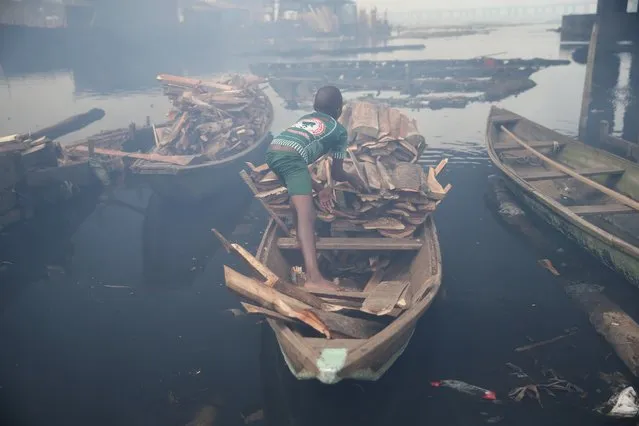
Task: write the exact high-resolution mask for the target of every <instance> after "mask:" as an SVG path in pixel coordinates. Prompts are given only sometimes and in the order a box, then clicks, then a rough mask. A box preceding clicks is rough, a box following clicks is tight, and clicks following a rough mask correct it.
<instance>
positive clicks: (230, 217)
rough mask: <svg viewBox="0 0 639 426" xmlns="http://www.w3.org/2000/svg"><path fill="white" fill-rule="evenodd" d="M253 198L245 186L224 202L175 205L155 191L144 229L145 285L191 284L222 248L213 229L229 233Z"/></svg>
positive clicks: (171, 285) (209, 201)
mask: <svg viewBox="0 0 639 426" xmlns="http://www.w3.org/2000/svg"><path fill="white" fill-rule="evenodd" d="M251 201H252V197H251V194H250V192H249V191H248V189H246V188H238V190H237V191H234V192H233V193H227V194H226V195H225V196H224V199H223V202H220V200H219V199H217V200H208V201H206V202H201V203H198V204H196V205H184V204H178V205H176V204H175V203H171V202H169V201H166V200H163V199H162V198H161V197H159V196H157V195H155V194H153V195H152V196H151V198H150V199H149V202H148V205H147V207H146V210H145V211H144V224H143V229H142V240H143V262H144V282H145V286H146V287H148V288H176V287H184V286H187V285H190V284H192V282H193V280H195V278H196V277H197V276H198V275H200V274H201V273H202V271H203V270H204V267H205V266H206V265H207V263H208V261H209V259H210V257H211V255H212V254H213V253H215V251H216V250H217V249H218V248H219V243H218V241H217V239H215V238H214V237H213V235H212V233H211V229H212V228H217V229H218V230H219V231H220V232H221V233H222V234H229V233H230V232H231V231H233V230H234V229H235V227H236V225H237V224H238V222H239V221H240V220H242V215H239V214H238V212H242V211H246V210H247V209H248V207H249V205H250V203H251Z"/></svg>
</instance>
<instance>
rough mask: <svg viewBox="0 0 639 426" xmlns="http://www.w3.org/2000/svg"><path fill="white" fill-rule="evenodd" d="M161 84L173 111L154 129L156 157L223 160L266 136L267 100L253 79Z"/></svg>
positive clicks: (165, 80)
mask: <svg viewBox="0 0 639 426" xmlns="http://www.w3.org/2000/svg"><path fill="white" fill-rule="evenodd" d="M157 78H158V80H159V81H160V82H161V83H162V84H163V85H164V91H165V94H166V95H167V96H168V97H169V98H170V100H171V102H172V104H173V107H174V109H173V110H172V111H171V112H170V113H169V122H168V124H167V125H165V126H163V127H158V128H156V129H155V141H156V150H155V152H156V153H157V154H161V155H193V154H199V155H203V156H204V157H206V159H208V160H219V159H223V158H225V157H229V156H231V155H233V154H235V153H238V152H240V151H242V150H244V149H246V148H247V147H249V146H251V145H252V144H253V143H255V142H256V141H257V140H259V138H261V137H262V135H264V133H265V132H266V131H267V127H268V123H269V120H270V117H269V115H270V113H269V112H268V111H269V108H268V100H267V98H266V95H264V93H263V92H262V91H261V90H260V89H259V88H258V87H257V84H258V83H260V82H261V81H262V80H261V79H259V78H256V77H253V76H246V77H243V76H239V75H235V76H232V77H228V78H224V79H221V80H220V81H219V82H204V81H201V80H197V79H192V78H186V77H178V76H171V75H166V74H161V75H159V76H158V77H157Z"/></svg>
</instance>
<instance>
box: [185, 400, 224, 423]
mask: <svg viewBox="0 0 639 426" xmlns="http://www.w3.org/2000/svg"><path fill="white" fill-rule="evenodd" d="M216 418H217V409H216V408H215V407H214V406H212V405H206V406H204V407H202V408H200V410H199V411H198V412H197V414H196V415H195V418H194V419H193V420H191V421H190V422H189V423H187V424H186V426H213V424H214V423H215V419H216Z"/></svg>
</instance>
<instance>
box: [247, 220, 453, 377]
mask: <svg viewBox="0 0 639 426" xmlns="http://www.w3.org/2000/svg"><path fill="white" fill-rule="evenodd" d="M320 233H321V230H320ZM416 235H419V236H420V237H419V238H418V241H420V242H422V244H421V246H420V248H418V249H398V250H392V251H390V250H379V251H377V250H373V249H370V250H354V249H341V250H332V249H330V250H329V249H326V250H319V249H318V252H319V253H320V254H319V256H320V265H321V266H320V267H321V268H322V270H323V273H324V274H325V275H326V276H327V278H333V277H334V276H335V275H336V274H335V270H334V269H335V267H334V266H333V271H331V269H330V268H329V267H328V264H329V263H328V262H327V261H326V257H329V258H331V259H332V261H333V263H332V264H333V265H335V264H337V265H342V266H344V267H348V266H353V267H356V264H357V262H358V261H360V260H361V259H365V260H368V259H371V258H375V257H378V258H382V257H385V258H388V259H389V261H390V262H389V263H388V265H387V266H386V267H385V269H384V271H385V272H384V274H383V276H382V278H381V281H404V282H406V281H407V282H408V284H407V287H406V289H405V290H404V291H403V292H402V296H401V298H400V300H406V301H407V304H406V305H405V307H404V308H398V307H395V309H394V310H393V311H392V312H390V313H389V314H387V315H383V316H376V315H372V314H368V313H363V312H360V311H357V310H342V311H340V312H339V313H340V314H343V315H347V316H349V317H352V318H363V319H366V320H369V321H373V322H375V323H376V324H377V325H378V326H379V331H377V332H376V333H375V334H372V335H370V336H369V337H367V338H347V337H346V336H336V337H337V338H334V339H330V340H329V339H326V338H324V336H322V335H320V334H319V333H317V332H316V331H314V330H312V329H310V328H309V327H306V326H304V325H297V324H290V323H284V322H281V321H277V320H269V323H270V325H271V327H272V328H273V330H274V332H275V334H276V337H277V339H278V342H279V343H280V347H281V349H282V352H283V354H284V356H285V359H286V360H287V363H288V365H289V368H290V369H291V371H292V372H293V374H294V375H295V376H296V377H297V378H299V379H310V378H317V379H319V380H320V381H322V382H324V383H335V382H337V381H339V380H341V379H343V378H355V379H361V380H376V379H377V378H379V377H380V376H381V375H382V374H383V373H384V372H385V371H386V369H388V368H389V367H390V365H391V364H392V363H393V362H394V361H395V359H396V358H397V357H399V355H400V354H401V353H402V351H403V349H404V348H405V346H406V345H407V344H408V341H409V339H410V337H411V336H412V333H413V331H414V327H415V324H416V322H417V320H418V319H419V318H420V317H421V315H423V313H424V312H425V311H426V310H427V309H428V307H429V306H430V305H431V303H432V301H433V299H434V297H435V296H436V294H437V292H438V290H439V286H440V283H441V257H440V251H439V242H438V240H437V232H436V229H435V225H434V222H433V221H432V219H430V218H429V219H427V221H426V222H425V223H424V225H423V226H422V229H421V232H420V233H418V234H416ZM282 237H284V235H283V234H282V232H281V230H280V229H279V228H278V227H277V226H276V225H275V223H274V222H273V221H271V223H270V224H269V226H268V227H267V230H266V232H265V234H264V237H263V239H262V243H261V244H260V247H259V248H258V253H257V256H258V258H259V259H260V260H261V261H262V262H264V263H265V264H266V265H267V266H268V267H269V268H270V269H271V270H272V271H273V272H275V273H276V274H277V275H279V276H280V277H286V278H289V277H291V268H292V267H294V266H298V265H300V266H301V265H302V264H303V262H302V257H301V254H300V253H299V250H298V249H296V248H291V247H290V245H286V244H283V246H284V248H280V247H279V246H278V240H279V239H280V238H282ZM320 237H321V235H320ZM363 239H364V238H362V240H363ZM355 269H356V268H355ZM339 275H340V277H341V278H342V280H341V281H340V283H341V284H342V285H347V286H348V288H346V289H345V291H341V292H337V293H334V292H323V293H316V295H318V296H320V297H322V298H323V299H324V300H325V301H327V302H329V303H334V304H339V305H343V306H353V307H361V305H362V302H363V301H364V299H366V297H367V296H368V295H370V294H371V292H372V291H373V289H374V287H371V286H366V284H367V283H368V280H369V278H370V277H371V275H372V273H371V272H368V273H363V274H361V275H358V274H357V273H356V272H355V273H353V272H341V273H340V274H339ZM332 350H335V351H338V350H339V351H344V352H345V353H346V354H347V355H345V356H344V360H343V361H342V362H341V364H340V366H339V368H336V369H331V368H328V370H327V368H324V367H323V366H322V362H323V360H324V359H326V356H327V355H326V351H328V352H329V353H330V351H332ZM327 371H328V373H327Z"/></svg>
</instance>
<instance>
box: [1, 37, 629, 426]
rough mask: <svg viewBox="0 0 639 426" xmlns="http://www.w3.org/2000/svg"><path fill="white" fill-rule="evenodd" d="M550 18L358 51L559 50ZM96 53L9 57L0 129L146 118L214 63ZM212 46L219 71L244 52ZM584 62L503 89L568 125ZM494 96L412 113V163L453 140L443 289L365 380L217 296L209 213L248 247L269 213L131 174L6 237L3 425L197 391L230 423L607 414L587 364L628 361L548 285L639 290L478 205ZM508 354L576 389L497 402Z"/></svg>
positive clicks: (170, 400) (131, 421)
mask: <svg viewBox="0 0 639 426" xmlns="http://www.w3.org/2000/svg"><path fill="white" fill-rule="evenodd" d="M548 28H549V27H548V26H530V27H523V28H503V29H500V30H498V31H495V32H494V33H492V34H490V35H481V36H477V37H464V38H459V39H443V40H429V41H428V48H427V49H426V50H425V51H423V52H419V53H418V54H417V55H418V56H416V53H415V52H409V53H402V52H400V53H397V54H393V55H367V56H366V58H370V59H391V58H400V59H416V58H419V57H421V58H450V57H454V58H468V57H474V56H479V55H486V54H495V53H499V56H500V57H546V58H558V57H570V52H562V51H560V50H559V44H558V35H557V34H556V33H552V32H548V31H547V29H548ZM106 62H108V66H106V65H105V64H99V66H97V67H95V68H97V69H93V71H92V67H91V66H89V65H86V64H85V65H84V66H83V67H80V68H81V69H77V67H76V68H74V67H73V66H69V67H68V69H66V70H65V69H58V70H57V71H55V72H47V71H46V69H42V70H38V73H36V74H33V73H29V74H20V73H9V72H7V73H6V75H5V80H4V82H3V83H2V85H0V108H1V109H0V133H1V134H8V133H13V132H23V131H25V130H28V129H36V128H38V127H41V126H44V125H47V124H50V123H52V122H55V121H56V120H60V119H63V118H65V117H67V116H68V115H70V114H74V113H77V112H82V111H85V110H88V109H89V108H93V107H99V108H103V109H104V110H105V111H106V113H107V115H106V117H105V118H104V119H103V120H101V121H100V122H97V123H94V124H93V125H91V126H89V127H88V128H86V129H84V130H82V131H81V132H77V133H76V134H73V135H70V136H67V137H66V138H65V140H73V139H77V138H80V137H83V136H86V135H89V134H92V133H95V132H98V131H100V130H104V129H110V128H114V127H122V126H126V125H127V124H128V123H129V122H130V121H135V122H138V123H141V122H143V121H144V119H145V117H146V116H150V117H151V119H152V120H154V121H160V120H162V118H163V116H164V114H165V113H166V111H167V110H168V107H169V105H168V102H167V100H166V99H165V98H164V97H163V96H162V95H161V92H160V90H159V89H158V88H157V87H156V85H155V83H154V81H153V78H154V75H155V74H157V73H159V72H165V71H169V72H178V73H183V74H185V75H207V74H211V73H215V72H217V71H219V69H220V64H219V63H218V64H217V65H216V64H214V63H213V62H215V61H203V62H204V63H205V64H204V65H202V64H199V63H198V64H197V68H195V67H193V66H187V65H184V66H183V65H181V64H175V63H171V64H161V63H160V64H159V65H158V64H154V65H153V66H151V65H150V64H147V65H148V66H147V65H145V63H144V61H142V60H140V61H139V62H137V63H131V62H127V63H126V64H119V63H117V62H115V63H114V62H113V61H111V60H110V61H106ZM207 62H209V63H207ZM225 63H226V64H229V65H228V66H226V65H225V67H227V68H229V69H237V70H241V69H243V68H244V67H245V66H246V64H243V63H242V61H241V60H229V61H227V62H225ZM102 65H105V66H104V67H102ZM3 66H4V68H5V70H7V68H9V67H7V66H6V65H5V64H3ZM64 66H65V64H62V68H64ZM207 67H208V68H207ZM43 68H46V67H43ZM207 69H209V71H206V70H207ZM129 74H130V75H131V79H132V81H128V79H127V75H129ZM584 74H585V67H584V66H582V65H578V64H574V63H573V64H571V65H568V66H563V67H556V68H551V69H547V70H544V71H542V72H539V73H537V74H534V75H533V79H534V80H535V81H536V82H537V84H538V86H537V87H536V88H534V89H532V90H530V91H528V92H526V93H524V94H522V95H520V96H518V97H516V98H509V99H506V100H504V101H503V102H501V103H500V105H501V106H503V107H506V108H509V109H512V110H514V111H516V112H518V113H520V114H522V115H525V116H527V117H529V118H530V119H532V120H535V121H538V122H540V123H542V124H544V125H546V126H548V127H551V128H554V129H557V130H560V131H562V132H565V133H567V134H571V135H574V134H575V133H576V130H577V119H578V114H579V109H580V102H581V91H582V84H583V78H584ZM270 94H271V95H272V96H273V102H274V104H275V105H276V107H277V111H276V114H277V115H276V120H275V124H274V131H277V130H279V129H281V128H282V127H284V126H286V125H287V124H289V123H290V122H291V121H292V120H294V119H295V118H296V117H297V115H298V114H300V113H301V111H287V110H284V109H282V108H281V107H280V105H281V101H280V100H279V99H277V97H276V95H275V94H274V93H272V92H270ZM489 108H490V105H488V104H474V105H471V106H469V107H467V108H465V109H463V110H447V109H444V110H440V111H426V110H422V111H420V112H416V111H413V112H411V114H412V115H413V116H414V117H416V118H417V120H418V122H419V128H420V130H421V131H422V133H423V134H424V135H425V136H426V138H427V140H428V142H429V145H430V147H429V149H428V150H427V152H426V153H425V155H424V158H423V159H422V163H423V164H428V165H430V164H435V163H437V162H438V161H439V160H440V159H441V158H443V157H448V158H450V162H449V165H448V166H447V168H446V170H445V172H444V175H443V178H442V181H443V182H446V183H447V182H450V183H452V184H453V190H452V192H451V193H450V195H449V196H448V197H447V198H446V200H445V202H444V203H442V205H441V207H440V208H439V209H438V211H437V213H436V220H437V226H438V229H439V233H440V239H441V248H442V255H443V262H444V265H443V267H444V282H443V287H442V288H443V291H442V295H441V297H440V298H439V299H438V300H437V302H436V303H435V304H434V306H433V308H432V309H431V310H430V311H429V312H428V313H427V314H426V316H425V317H424V318H423V320H422V321H421V322H420V324H419V326H418V328H417V331H416V332H415V335H414V337H413V339H412V342H411V344H410V345H409V346H408V349H407V350H406V352H405V353H404V355H402V357H401V358H400V359H399V361H398V362H397V363H396V364H395V365H394V366H393V368H392V369H391V370H390V371H389V372H388V373H387V374H386V375H385V376H384V377H383V378H382V380H380V381H379V382H377V383H374V384H369V383H350V382H346V383H343V384H340V385H338V386H333V387H327V386H322V385H320V384H318V383H314V382H297V381H295V380H294V379H292V377H291V375H290V374H289V373H288V371H287V369H286V367H285V366H284V365H283V364H282V360H281V356H280V355H279V352H278V350H277V345H276V344H275V343H274V341H273V338H272V336H271V334H270V332H269V331H268V330H267V329H265V328H264V326H263V325H262V324H258V323H256V320H255V319H252V318H250V319H247V318H246V317H239V318H235V317H233V315H231V314H230V313H228V312H226V311H225V310H226V309H228V308H236V307H238V301H237V299H236V298H235V297H234V296H233V295H232V294H230V293H229V292H228V291H227V290H226V289H225V288H224V287H223V276H222V269H221V267H222V265H223V264H225V263H226V264H229V265H236V264H237V262H236V261H235V259H234V258H232V257H231V256H230V255H227V254H226V253H225V252H224V251H223V250H219V246H218V245H217V244H216V243H215V242H214V241H213V238H212V236H211V235H210V229H211V228H212V227H217V228H218V229H220V230H221V231H222V232H223V233H225V234H226V235H227V236H229V237H230V238H232V239H234V240H236V241H238V242H241V243H243V244H245V245H246V246H247V248H249V249H251V250H254V249H255V248H256V246H257V244H258V242H259V239H260V238H261V232H262V230H263V229H264V226H265V224H266V218H265V216H264V214H263V212H262V211H261V210H260V208H259V206H256V205H254V204H252V203H251V200H250V197H246V196H245V194H228V197H225V199H224V203H221V202H220V201H219V200H218V201H217V202H216V203H215V205H200V206H189V207H186V206H172V205H166V204H164V203H163V202H162V201H161V200H159V199H158V198H157V197H155V196H153V195H151V194H150V193H149V191H148V190H146V189H144V188H122V189H119V190H118V191H117V192H116V194H115V200H116V201H110V202H108V203H106V204H104V203H102V204H97V206H96V203H97V200H95V199H87V200H82V202H79V203H77V204H76V205H74V206H69V207H66V208H64V209H59V210H57V211H52V212H51V214H50V215H48V216H47V217H46V218H45V219H42V220H40V221H36V222H34V223H32V224H31V225H28V226H23V227H21V228H18V229H16V230H14V231H12V232H9V233H5V234H4V235H2V236H1V238H2V240H1V241H2V242H1V243H0V255H1V256H2V257H1V258H0V261H5V262H11V264H4V265H3V268H4V275H3V276H6V277H7V280H6V282H4V281H3V283H2V284H1V285H2V292H1V293H0V294H1V297H2V298H1V304H0V309H1V311H0V315H1V320H0V347H2V350H1V351H0V403H1V404H2V410H1V411H0V413H2V414H1V415H2V416H3V417H4V418H5V419H6V421H4V422H3V424H16V425H18V424H25V425H45V424H52V425H58V424H60V425H76V424H77V425H80V424H92V425H181V424H182V425H183V424H187V423H188V422H189V421H191V420H192V419H193V417H194V416H195V413H196V412H197V411H198V410H199V409H200V408H201V407H203V406H213V407H214V408H215V412H216V415H217V417H216V419H215V420H214V422H213V423H210V422H209V423H207V424H215V425H242V424H244V421H243V419H242V417H241V415H240V413H244V414H249V413H251V412H254V411H255V410H258V409H264V410H265V412H266V415H267V420H266V421H265V422H268V423H269V424H273V425H278V426H279V425H326V424H333V425H360V424H361V425H396V424H406V425H413V424H415V425H422V424H423V425H426V424H432V425H443V424H449V425H460V426H462V425H463V426H465V425H480V424H486V423H492V422H496V421H498V422H499V424H503V425H515V424H516V425H539V424H549V425H552V424H561V425H565V424H580V425H598V424H604V423H605V421H604V420H603V419H602V418H600V417H597V416H596V415H595V414H594V413H592V408H593V407H594V406H595V405H596V404H597V403H599V402H601V401H602V400H604V399H607V398H608V396H609V395H610V391H609V389H608V387H607V385H606V384H605V383H604V382H602V381H601V380H600V379H598V373H599V372H606V373H610V372H614V371H621V372H622V373H623V374H625V375H626V376H627V377H630V373H628V372H627V371H626V369H625V368H624V367H623V365H622V364H621V362H620V361H619V360H618V359H617V358H616V357H615V356H614V355H611V352H612V350H611V348H610V347H609V346H608V345H607V344H606V343H605V342H604V341H603V340H602V339H601V338H600V337H599V336H598V335H597V334H596V333H595V332H594V330H593V329H592V327H591V326H590V325H589V323H588V320H587V317H586V316H585V315H584V314H583V313H582V312H581V311H580V310H579V308H578V307H577V306H576V305H575V304H573V303H572V302H571V301H570V300H569V299H568V298H567V296H566V295H565V293H564V292H563V289H562V284H565V283H566V282H567V281H570V280H587V281H589V282H594V283H598V284H601V285H604V286H606V287H607V289H608V291H609V293H610V294H611V295H613V296H614V298H615V300H625V301H626V303H627V304H628V305H631V306H633V305H636V300H637V296H636V294H635V293H636V291H635V290H633V289H632V288H630V286H629V285H628V284H626V283H625V282H623V281H621V280H620V279H619V278H618V277H617V276H615V275H614V274H612V273H611V272H609V271H607V270H605V269H604V268H601V267H599V266H598V264H597V263H596V262H593V261H592V259H590V258H589V257H587V256H583V255H582V254H581V252H580V251H579V250H578V249H576V248H575V247H574V246H573V245H572V244H570V243H569V242H567V241H565V240H564V239H562V238H560V237H559V236H557V235H556V234H555V233H554V232H552V231H551V230H549V229H547V228H546V227H543V225H540V226H541V229H542V231H543V232H544V233H545V235H546V236H547V241H546V244H544V245H543V246H541V247H540V246H535V245H533V244H531V243H530V242H529V241H528V240H527V239H526V238H524V237H522V236H521V235H520V234H518V233H516V232H513V230H511V229H510V228H508V227H507V226H506V225H504V224H503V223H502V222H501V221H500V220H499V219H498V218H497V217H496V216H495V214H494V213H493V212H492V211H491V210H490V209H489V208H487V207H486V204H485V202H484V193H485V192H486V189H487V185H486V178H487V176H488V175H490V174H492V173H495V170H494V169H493V167H492V166H491V164H490V162H489V160H488V158H487V156H486V152H485V147H484V140H483V134H484V127H485V120H486V116H487V114H488V110H489ZM617 108H620V107H619V106H617ZM615 111H616V110H615ZM621 120H622V119H621ZM615 124H616V129H617V130H620V127H619V126H620V124H618V123H615ZM118 201H119V202H118ZM559 248H561V249H563V250H561V252H563V253H560V252H559V251H557V249H559ZM541 258H550V259H551V260H552V261H553V263H554V264H555V265H556V266H558V267H559V268H560V269H561V270H562V272H564V271H565V274H564V276H562V277H560V278H557V277H554V276H552V275H551V274H550V273H548V272H547V271H546V270H544V269H542V268H540V267H539V266H538V265H537V260H538V259H541ZM562 263H563V264H564V265H562ZM109 286H118V287H115V288H114V287H109ZM572 327H577V328H578V330H579V331H578V332H577V333H576V334H575V335H573V336H571V337H570V338H567V339H564V340H562V341H560V342H557V343H555V344H553V345H549V346H546V347H542V348H538V349H536V350H532V351H528V352H514V351H513V350H514V348H516V347H518V346H522V345H526V344H529V343H530V341H531V339H532V340H534V341H541V340H545V339H549V338H552V337H555V336H557V335H560V334H564V333H565V331H564V330H565V329H568V328H572ZM507 362H511V363H514V364H516V365H518V366H520V367H522V368H523V369H524V370H525V371H526V372H527V373H528V374H529V375H530V376H531V377H533V378H535V379H537V381H541V380H542V371H543V370H544V369H547V368H551V369H553V370H555V371H556V373H557V374H559V375H561V376H562V377H564V378H566V379H567V380H569V381H571V382H573V383H575V384H577V385H579V386H581V387H582V388H584V389H585V390H586V392H587V393H588V396H587V397H586V398H584V399H580V398H578V397H576V396H574V395H567V394H560V393H558V394H557V395H556V397H554V398H553V397H550V396H547V395H543V396H542V398H543V399H542V402H543V404H544V406H543V408H542V407H540V406H539V405H538V404H537V403H536V402H534V401H531V400H526V401H524V402H522V403H515V402H512V401H509V400H508V398H507V394H508V391H509V390H510V389H511V388H513V387H515V386H519V385H521V384H523V383H522V382H521V381H520V380H518V379H516V378H515V377H514V376H512V375H510V373H511V371H510V370H509V369H508V367H507V366H506V365H505V364H506V363H507ZM438 379H459V380H463V381H467V382H469V383H473V384H476V385H479V386H483V387H486V388H489V389H492V390H494V391H496V392H497V394H498V397H499V398H500V399H502V400H503V401H504V403H503V404H490V403H485V402H483V401H477V400H475V399H473V398H472V397H467V396H465V395H462V394H457V393H454V392H448V391H447V390H446V389H434V388H432V387H431V386H430V381H431V380H438ZM265 422H263V423H262V424H264V423H265ZM256 424H260V423H256Z"/></svg>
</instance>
